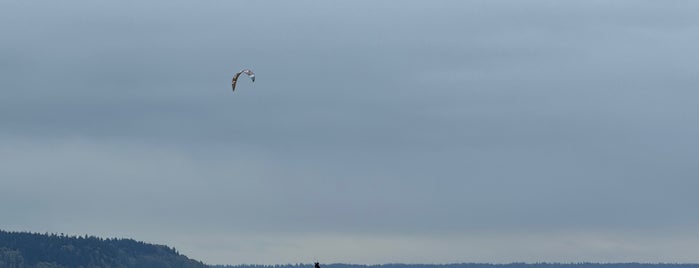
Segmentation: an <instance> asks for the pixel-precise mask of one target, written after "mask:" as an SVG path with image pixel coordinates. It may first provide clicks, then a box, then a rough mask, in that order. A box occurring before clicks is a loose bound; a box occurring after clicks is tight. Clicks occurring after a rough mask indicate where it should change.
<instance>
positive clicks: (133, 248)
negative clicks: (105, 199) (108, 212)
mask: <svg viewBox="0 0 699 268" xmlns="http://www.w3.org/2000/svg"><path fill="white" fill-rule="evenodd" d="M15 267H16V268H35V267H36V268H64V267H65V268H80V267H82V268H93V267H94V268H96V267H120V268H121V267H124V268H127V267H128V268H132V267H133V268H141V267H142V268H166V267H168V268H169V267H178V268H204V267H208V266H206V265H204V264H203V263H201V262H198V261H195V260H192V259H189V258H187V257H186V256H184V255H181V254H179V253H178V252H177V250H175V249H174V248H170V247H167V246H163V245H153V244H147V243H144V242H138V241H135V240H132V239H102V238H98V237H94V236H87V235H86V236H65V235H62V234H61V235H57V234H37V233H27V232H7V231H2V230H0V268H15Z"/></svg>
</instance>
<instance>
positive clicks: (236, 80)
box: [231, 69, 255, 91]
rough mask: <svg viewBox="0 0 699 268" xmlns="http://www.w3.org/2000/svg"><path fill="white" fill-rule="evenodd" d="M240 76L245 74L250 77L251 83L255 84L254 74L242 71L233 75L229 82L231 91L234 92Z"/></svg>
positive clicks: (249, 71) (246, 70)
mask: <svg viewBox="0 0 699 268" xmlns="http://www.w3.org/2000/svg"><path fill="white" fill-rule="evenodd" d="M240 74H246V75H247V76H248V77H250V79H251V80H252V82H253V83H254V82H255V73H253V72H252V71H251V70H250V69H243V70H241V71H240V72H237V73H235V74H234V75H233V80H232V81H231V87H232V88H233V91H235V85H236V84H237V83H238V77H240Z"/></svg>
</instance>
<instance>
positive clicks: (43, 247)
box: [0, 230, 699, 268]
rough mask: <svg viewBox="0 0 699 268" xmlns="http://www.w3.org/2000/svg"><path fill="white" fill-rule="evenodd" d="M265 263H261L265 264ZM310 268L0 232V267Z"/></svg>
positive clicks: (486, 267) (424, 267)
mask: <svg viewBox="0 0 699 268" xmlns="http://www.w3.org/2000/svg"><path fill="white" fill-rule="evenodd" d="M261 261H262V260H261ZM64 267H65V268H68V267H71V268H72V267H84V268H93V267H94V268H97V267H120V268H121V267H123V268H131V267H134V268H141V267H142V268H170V267H177V268H203V267H211V268H311V267H313V265H312V264H310V263H307V264H305V263H298V264H279V265H255V264H243V265H206V264H204V263H203V262H201V261H197V260H192V259H190V258H187V257H186V256H185V255H182V254H180V253H179V252H178V251H177V250H176V249H175V248H173V247H169V246H165V245H155V244H149V243H144V242H139V241H136V240H133V239H117V238H108V239H104V238H99V237H95V236H88V235H85V236H67V235H64V234H49V233H44V234H39V233H29V232H8V231H2V230H0V268H64ZM322 267H323V268H699V264H679V263H654V264H651V263H509V264H488V263H453V264H381V265H360V264H339V263H334V264H323V265H322Z"/></svg>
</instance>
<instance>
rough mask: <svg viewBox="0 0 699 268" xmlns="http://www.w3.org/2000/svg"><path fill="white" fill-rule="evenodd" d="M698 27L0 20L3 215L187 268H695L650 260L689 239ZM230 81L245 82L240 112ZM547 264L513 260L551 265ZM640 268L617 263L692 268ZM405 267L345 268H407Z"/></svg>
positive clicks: (363, 14)
mask: <svg viewBox="0 0 699 268" xmlns="http://www.w3.org/2000/svg"><path fill="white" fill-rule="evenodd" d="M693 5H694V4H693V3H691V2H673V3H664V4H663V5H660V4H658V3H655V2H651V1H647V2H643V1H634V2H630V1H629V2H623V1H622V2H614V3H609V2H605V1H592V2H590V1H585V2H582V1H579V2H566V3H558V2H548V1H537V2H532V3H520V2H514V1H513V2H485V1H473V2H467V3H463V2H461V1H442V2H439V3H430V4H424V3H419V2H416V1H413V2H411V1H408V2H401V3H397V2H391V1H385V2H368V1H360V2H356V1H355V2H352V3H349V2H347V3H345V2H333V3H328V2H317V1H296V2H294V3H288V2H282V1H274V2H259V3H258V2H255V3H238V2H208V3H197V4H193V3H188V2H171V1H169V2H164V1H162V2H158V1H156V2H150V3H141V2H135V1H134V2H126V3H123V4H122V3H120V4H118V5H117V4H111V3H106V2H87V1H83V2H76V3H73V4H63V3H61V4H59V3H49V2H31V3H25V2H16V1H15V2H12V1H10V2H4V3H0V10H2V11H0V15H2V16H0V32H1V33H2V35H3V40H4V41H3V42H2V43H0V51H2V52H0V73H2V75H1V77H0V78H2V79H0V87H1V88H2V92H1V93H0V94H1V95H0V124H1V126H2V128H1V129H0V160H2V161H0V162H2V163H3V164H0V168H1V169H0V176H2V177H3V184H4V187H2V189H0V193H1V195H0V201H2V202H1V203H2V204H5V205H0V213H2V214H3V215H10V216H9V217H7V218H9V219H10V220H8V222H6V223H4V224H6V228H15V229H30V230H35V231H43V230H47V231H55V232H63V231H64V230H65V231H68V232H75V233H83V232H85V231H92V232H95V233H96V234H97V235H100V234H103V235H120V236H137V235H142V236H143V237H146V238H147V239H152V240H154V241H163V242H173V243H177V245H174V246H177V247H178V248H182V247H185V246H182V245H180V244H181V243H188V242H196V243H197V245H201V244H202V243H203V244H205V242H202V240H204V239H194V238H182V239H179V238H178V239H174V238H173V239H170V240H168V238H167V237H171V236H174V235H173V233H193V234H195V236H196V235H197V234H198V235H200V236H201V237H207V238H210V237H212V236H214V234H221V236H223V237H232V236H235V235H230V234H236V235H240V236H241V237H245V239H244V241H243V242H241V243H256V241H255V237H256V236H259V237H265V238H260V239H263V240H265V241H274V240H273V239H271V238H270V237H274V236H275V235H276V236H279V237H280V238H279V240H278V241H279V243H281V244H283V243H291V242H289V241H290V240H289V239H292V238H299V237H301V236H304V235H308V236H309V237H314V238H313V239H310V240H308V241H311V240H312V241H330V240H333V241H338V240H343V239H351V238H352V237H354V236H356V237H358V238H361V237H365V236H372V235H374V236H377V237H388V238H386V241H391V239H390V238H395V241H403V240H402V239H406V240H410V241H418V240H412V239H413V237H414V236H430V235H445V234H446V235H450V234H451V235H465V236H469V235H472V234H474V233H479V232H486V233H490V234H493V235H492V236H491V238H492V239H491V240H490V241H492V243H493V244H494V245H498V243H510V242H511V240H507V239H502V238H501V237H499V236H496V235H494V233H497V232H502V233H518V234H521V233H526V232H533V233H536V234H537V235H539V236H537V238H536V239H537V240H536V241H539V240H538V239H547V238H549V239H552V240H551V241H559V240H555V239H554V236H556V235H555V233H558V232H562V233H566V232H571V233H567V235H570V236H569V237H573V238H570V239H582V238H580V237H583V235H578V234H579V233H585V232H593V233H596V234H599V233H603V234H605V235H609V234H610V233H614V232H617V231H620V232H622V231H623V232H626V231H628V230H642V232H644V233H648V237H645V238H642V239H641V240H643V239H646V240H643V241H664V242H663V243H667V245H675V244H687V243H690V244H691V243H694V242H687V241H674V242H672V241H670V240H672V238H668V239H666V240H664V239H659V240H658V239H656V238H653V237H656V236H661V235H659V234H661V233H662V232H661V231H659V230H664V229H667V228H680V229H682V230H685V229H686V230H688V231H687V232H693V231H695V230H693V229H692V228H691V226H696V224H697V222H698V221H699V218H697V217H696V216H694V215H693V214H692V213H689V212H690V211H692V208H693V207H692V204H694V203H696V201H697V198H696V197H694V195H693V193H691V189H694V188H695V186H697V183H696V182H695V180H694V178H695V177H696V175H697V174H698V173H699V170H697V168H696V167H695V166H696V165H695V163H694V161H693V160H694V159H696V158H697V153H698V152H699V144H697V142H696V140H695V137H696V136H697V135H698V134H699V127H697V126H696V124H694V123H693V121H692V120H693V119H694V118H696V117H697V115H698V113H699V109H697V108H696V105H695V103H694V101H693V100H695V99H696V98H697V97H699V96H698V95H699V94H697V92H696V91H695V88H696V85H697V80H696V77H697V73H696V72H697V71H696V70H698V69H699V68H697V67H699V66H697V62H699V61H698V59H697V53H695V52H694V50H695V49H694V48H695V47H696V45H697V43H698V42H697V41H699V40H697V37H696V36H695V35H694V34H693V33H694V32H695V31H696V29H697V27H698V26H699V20H697V19H696V18H695V17H696V16H695V14H694V13H693V12H691V10H693V9H692V8H691V6H693ZM687 6H690V7H687ZM243 67H249V68H252V69H253V70H255V71H256V73H257V74H258V80H257V81H256V82H255V83H254V84H251V83H249V81H245V83H241V84H240V85H239V87H240V90H237V91H236V92H235V93H231V92H230V91H229V89H228V88H229V86H228V83H229V80H230V76H231V75H232V73H233V72H235V71H237V70H238V69H240V68H243ZM156 230H158V231H157V232H156ZM548 231H551V232H552V233H548ZM330 234H333V235H336V236H332V235H330ZM402 236H405V237H403V238H398V237H402ZM651 236H652V237H651ZM283 237H286V238H284V239H282V238H283ZM338 237H341V239H340V238H338ZM620 237H623V238H619V240H620V241H621V240H623V241H630V240H629V239H630V237H633V235H628V236H627V235H621V236H620ZM672 237H679V235H678V236H672ZM137 238H138V237H137ZM146 238H144V239H146ZM231 239H233V238H231ZM267 239H271V240H267ZM420 239H424V240H430V239H432V240H430V241H432V242H430V243H427V244H429V245H433V246H432V248H431V249H429V250H427V249H426V250H425V252H433V253H434V252H437V251H439V249H440V247H439V244H440V243H439V242H434V241H442V240H440V239H441V238H420ZM214 240H215V239H214ZM358 240H360V241H363V242H358V243H360V244H362V243H364V244H367V243H372V242H371V241H370V240H368V239H358ZM466 240H467V239H465V240H460V241H461V242H453V244H452V246H454V247H459V245H463V247H465V248H467V247H469V245H471V244H468V243H466V242H465V241H466ZM197 241H198V242H197ZM478 241H489V240H488V236H483V237H480V238H479V240H478ZM506 241H510V242H506ZM528 241H529V240H528ZM531 241H532V243H533V244H537V243H534V242H535V240H531ZM257 242H259V241H257ZM559 242H560V241H559ZM559 242H551V243H553V244H556V243H559ZM212 243H214V242H212ZM260 243H262V242H260ZM265 243H268V242H265ZM265 243H263V244H265ZM269 243H273V242H269ZM415 243H418V242H415ZM624 243H626V242H624ZM224 244H226V245H230V246H231V247H232V248H235V247H239V246H241V245H237V246H232V245H231V244H230V243H224ZM364 244H362V245H364ZM266 245H268V247H267V248H268V249H270V251H264V250H261V251H260V252H267V253H266V254H270V255H271V254H277V256H290V255H288V254H290V253H289V252H298V249H296V250H290V251H288V252H287V253H285V254H280V253H279V252H278V251H275V250H271V248H276V249H278V247H275V246H269V244H266ZM503 246H505V245H503ZM520 246H521V247H522V248H523V247H526V245H524V244H521V245H520ZM507 247H517V245H514V246H513V245H507ZM205 248H207V245H201V246H200V247H192V248H191V252H192V254H194V255H195V256H202V258H207V259H205V261H212V262H228V263H236V262H238V261H239V260H236V259H225V256H223V255H225V254H219V255H215V254H212V255H206V254H204V253H202V252H204V251H205ZM298 248H301V249H302V250H308V251H310V250H314V249H316V250H317V249H318V248H315V246H305V245H299V246H298ZM493 248H497V247H493ZM546 248H547V246H541V247H539V249H541V251H533V252H534V253H532V252H530V253H527V251H526V250H522V251H517V252H519V253H518V254H521V255H516V256H521V258H522V259H523V260H532V261H534V260H537V258H540V260H541V261H547V260H559V259H557V258H554V255H545V254H543V253H541V252H544V249H546ZM601 249H603V247H597V248H595V247H593V246H590V247H587V246H586V247H582V248H576V249H574V250H573V249H571V250H573V251H580V252H581V253H580V255H578V257H579V258H576V256H575V255H574V254H572V253H571V254H570V255H569V254H559V256H570V259H571V261H575V260H579V259H580V260H583V259H585V260H590V261H595V260H608V259H607V258H605V257H599V258H596V257H595V256H600V255H595V254H597V253H595V252H598V251H595V250H601ZM221 250H222V251H225V250H227V249H225V248H224V249H221ZM231 250H232V249H231ZM513 250H514V249H513ZM610 250H611V251H614V249H610ZM652 250H653V249H652V248H651V249H646V251H640V250H639V251H634V250H630V251H623V252H624V254H628V255H624V256H628V258H629V259H628V260H632V259H633V257H634V256H637V257H638V258H639V260H648V261H653V260H658V261H673V260H678V261H686V260H692V259H691V254H690V255H687V256H684V255H682V256H680V255H668V256H670V257H662V256H657V258H656V259H646V257H648V255H647V254H645V253H643V252H647V251H652ZM514 251H516V250H514ZM272 252H273V253H272ZM399 252H402V251H400V250H396V251H395V252H392V253H390V254H388V253H387V255H386V257H384V258H382V257H381V256H380V255H379V254H378V253H376V254H374V255H371V254H369V253H367V252H364V251H361V250H358V251H356V253H357V256H356V259H353V260H346V261H351V262H362V261H364V262H394V261H414V259H410V258H408V256H407V255H409V254H407V253H406V259H401V258H400V257H398V255H396V254H399ZM620 252H621V251H620ZM323 254H324V255H325V257H326V258H327V259H336V260H341V261H345V260H343V259H342V258H340V257H338V256H337V255H333V254H332V253H330V252H326V253H323ZM337 254H343V253H337ZM503 254H505V253H503ZM527 254H529V255H527ZM634 254H636V255H634ZM644 254H645V255H644ZM270 255H265V253H259V255H255V256H258V257H259V258H260V259H261V260H260V261H259V262H265V261H264V260H262V259H271V258H268V257H269V256H270ZM370 255H371V256H370ZM427 255H428V254H427V253H426V256H425V257H424V259H420V260H421V261H422V260H424V261H428V262H440V261H442V260H446V259H450V258H452V259H458V258H457V257H455V256H447V255H440V254H433V255H429V256H427ZM485 255H487V256H491V259H483V260H482V261H495V262H499V261H509V260H512V261H515V260H514V259H511V258H508V257H504V256H501V258H498V257H497V255H493V253H489V254H485ZM241 256H242V254H241ZM318 257H323V256H318ZM241 258H242V257H241ZM275 260H278V261H280V262H285V261H297V260H296V259H293V258H291V257H290V258H289V259H283V258H278V259H276V258H275ZM460 260H463V261H470V260H475V259H460ZM617 260H620V259H617ZM624 260H627V259H624ZM246 261H249V262H253V261H252V260H246ZM298 261H306V260H298ZM478 261H481V259H478ZM561 261H564V260H561Z"/></svg>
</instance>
